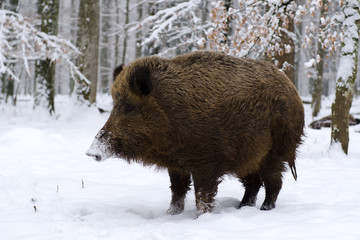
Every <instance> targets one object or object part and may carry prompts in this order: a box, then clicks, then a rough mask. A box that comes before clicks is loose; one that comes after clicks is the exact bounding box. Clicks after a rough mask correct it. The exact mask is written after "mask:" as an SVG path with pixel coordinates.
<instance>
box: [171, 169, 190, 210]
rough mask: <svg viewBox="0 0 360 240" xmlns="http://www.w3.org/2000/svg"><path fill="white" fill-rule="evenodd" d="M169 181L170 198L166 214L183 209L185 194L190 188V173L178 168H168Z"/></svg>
mask: <svg viewBox="0 0 360 240" xmlns="http://www.w3.org/2000/svg"><path fill="white" fill-rule="evenodd" d="M168 172H169V176H170V182H171V186H170V188H171V192H172V198H171V202H170V207H169V209H168V210H167V211H166V213H167V214H171V215H176V214H180V213H182V212H183V211H184V207H185V196H186V193H187V191H189V190H190V187H189V186H190V184H191V179H190V174H189V173H186V172H182V171H178V170H170V169H169V170H168Z"/></svg>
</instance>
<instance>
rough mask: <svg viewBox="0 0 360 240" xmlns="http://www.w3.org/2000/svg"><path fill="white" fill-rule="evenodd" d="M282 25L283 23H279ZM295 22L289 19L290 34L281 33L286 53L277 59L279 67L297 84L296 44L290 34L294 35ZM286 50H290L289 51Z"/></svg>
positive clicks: (288, 29)
mask: <svg viewBox="0 0 360 240" xmlns="http://www.w3.org/2000/svg"><path fill="white" fill-rule="evenodd" d="M279 24H282V23H279ZM294 30H295V27H294V20H293V19H292V18H290V17H289V26H288V28H287V31H288V33H286V32H283V31H282V32H281V44H283V45H284V46H288V47H285V51H284V52H283V53H282V54H279V55H278V56H277V57H275V59H276V60H277V61H278V67H280V68H282V69H283V71H284V73H285V74H286V76H288V78H289V79H290V80H291V81H292V82H293V83H294V84H295V77H294V65H295V43H294V40H293V39H292V38H291V36H290V35H289V33H290V34H294ZM286 49H289V50H288V51H287V50H286Z"/></svg>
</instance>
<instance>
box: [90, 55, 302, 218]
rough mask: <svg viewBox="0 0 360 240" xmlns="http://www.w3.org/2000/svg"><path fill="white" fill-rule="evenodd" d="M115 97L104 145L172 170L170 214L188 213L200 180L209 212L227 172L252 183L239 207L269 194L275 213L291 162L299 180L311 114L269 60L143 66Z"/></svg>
mask: <svg viewBox="0 0 360 240" xmlns="http://www.w3.org/2000/svg"><path fill="white" fill-rule="evenodd" d="M111 94H112V97H113V101H114V108H113V110H112V113H111V115H110V117H109V119H108V121H107V123H106V124H105V126H104V127H103V128H102V130H101V131H100V132H99V134H98V135H97V136H96V139H97V140H98V141H99V142H101V143H104V144H105V145H106V149H107V150H108V151H110V152H111V153H112V154H114V155H116V156H117V157H121V158H125V159H127V160H128V161H129V162H130V161H138V162H141V163H143V164H144V165H155V166H157V167H160V168H165V169H167V170H168V172H169V175H170V181H171V190H172V200H171V203H170V209H169V210H168V213H170V214H178V213H181V212H182V211H183V209H184V199H185V196H186V192H187V191H188V189H189V186H190V184H191V179H192V180H193V182H194V188H195V195H196V206H197V209H198V211H199V213H204V212H211V211H212V209H213V202H214V197H215V195H216V193H217V186H218V184H219V183H220V181H221V178H222V176H223V175H225V174H231V175H234V176H237V177H238V178H239V179H240V180H241V181H242V182H243V185H244V187H245V194H244V197H243V199H242V201H241V203H240V206H239V207H242V206H253V205H255V201H256V195H257V193H258V191H259V189H260V187H261V186H264V187H265V190H266V197H265V201H264V203H263V205H262V206H261V209H263V210H269V209H272V208H274V207H275V201H276V198H277V196H278V193H279V191H280V189H281V186H282V172H284V171H285V164H286V163H287V164H289V166H290V169H291V170H292V173H293V175H294V177H295V178H296V169H295V157H296V148H297V147H298V145H299V144H300V143H301V137H302V135H303V127H304V109H303V105H302V102H301V99H300V97H299V94H298V92H297V90H296V88H295V87H294V85H293V84H292V82H291V81H290V80H289V79H288V78H287V77H286V75H285V74H284V73H282V72H280V71H279V70H278V69H277V68H276V67H274V66H273V65H272V64H270V63H268V62H265V61H257V60H250V59H240V58H236V57H232V56H228V55H225V54H222V53H218V52H207V51H201V52H194V53H190V54H185V55H182V56H178V57H175V58H173V59H164V58H160V57H157V56H152V57H146V58H141V59H138V60H136V61H134V62H132V63H130V64H129V65H128V66H124V67H123V68H122V71H120V72H119V74H118V75H117V77H116V80H115V82H114V84H113V86H112V89H111ZM97 157H98V156H97ZM100 158H101V156H100Z"/></svg>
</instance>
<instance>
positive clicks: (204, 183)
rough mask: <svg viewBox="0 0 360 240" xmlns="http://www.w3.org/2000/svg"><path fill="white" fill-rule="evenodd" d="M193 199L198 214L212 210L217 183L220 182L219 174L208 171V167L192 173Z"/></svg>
mask: <svg viewBox="0 0 360 240" xmlns="http://www.w3.org/2000/svg"><path fill="white" fill-rule="evenodd" d="M192 177H193V181H194V188H195V198H196V199H195V200H196V209H197V214H198V216H199V215H201V214H203V213H207V212H212V211H213V208H214V198H215V195H216V194H217V189H218V185H219V183H220V182H221V180H220V176H219V175H218V174H216V173H210V172H209V171H208V169H203V170H199V171H196V172H194V173H192Z"/></svg>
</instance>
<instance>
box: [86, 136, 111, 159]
mask: <svg viewBox="0 0 360 240" xmlns="http://www.w3.org/2000/svg"><path fill="white" fill-rule="evenodd" d="M86 155H88V156H91V157H93V158H94V160H96V161H104V160H106V159H108V158H110V157H111V156H112V154H111V153H110V151H109V147H108V146H107V144H106V143H104V142H102V141H99V139H98V138H97V137H95V139H94V141H93V142H92V144H91V146H90V148H89V149H88V150H87V151H86Z"/></svg>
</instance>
